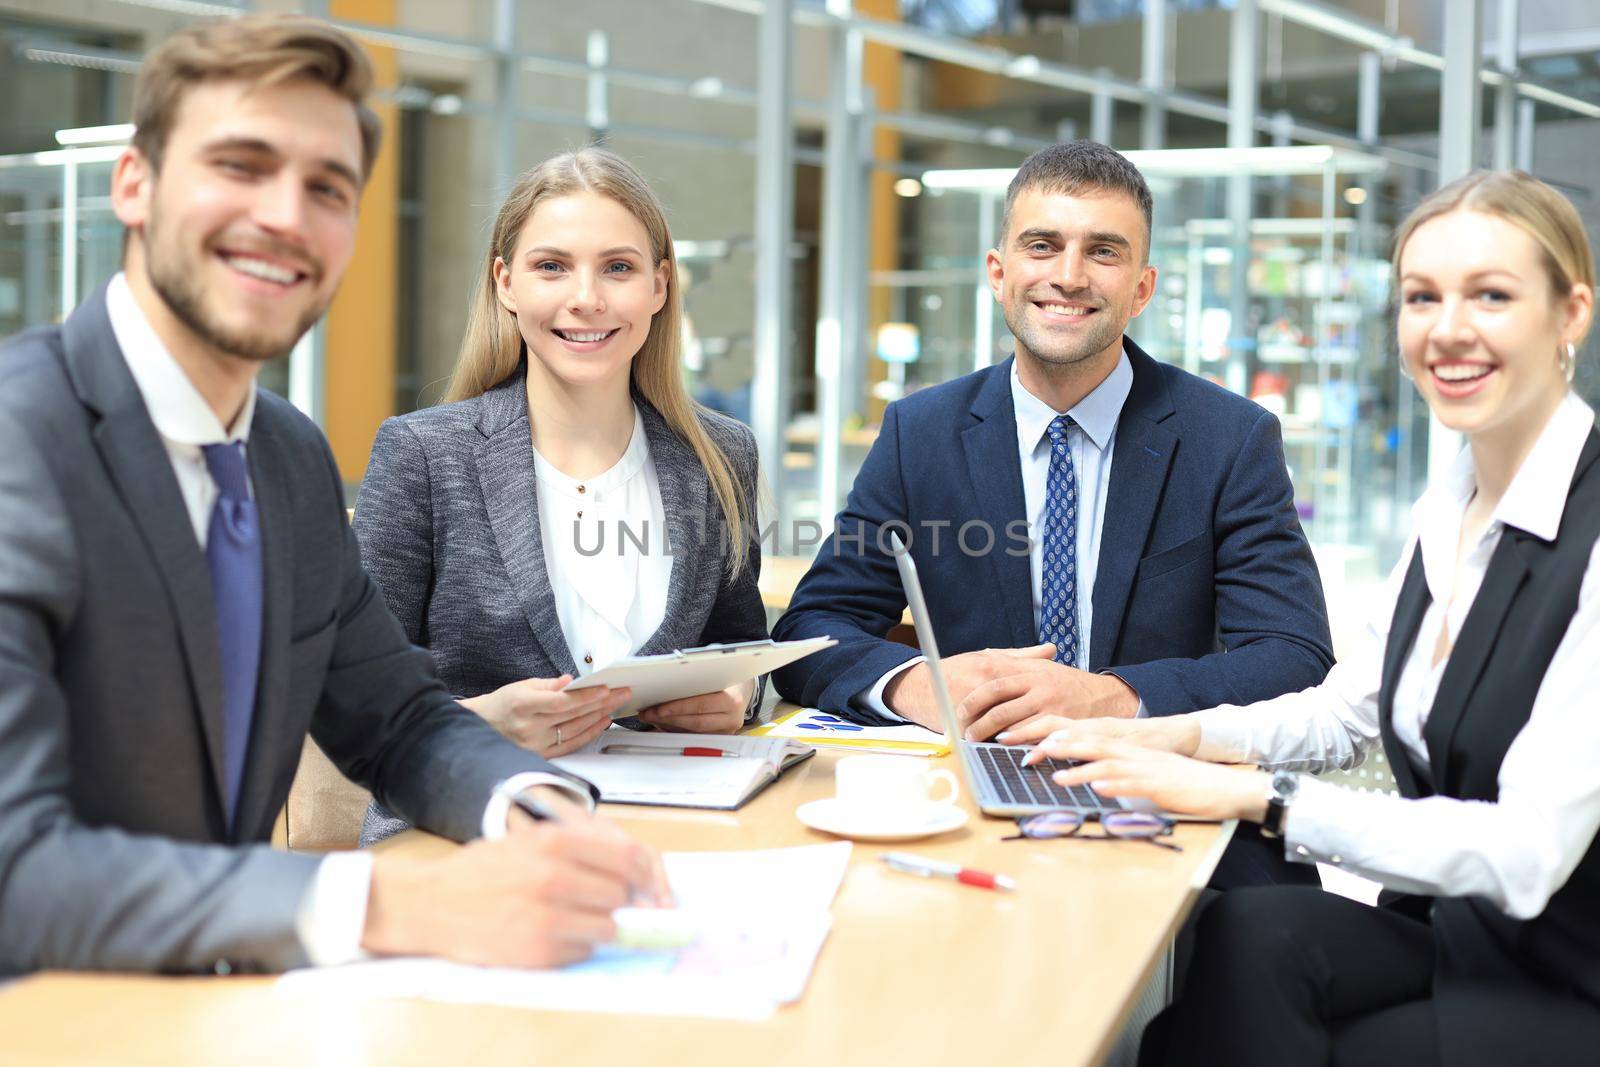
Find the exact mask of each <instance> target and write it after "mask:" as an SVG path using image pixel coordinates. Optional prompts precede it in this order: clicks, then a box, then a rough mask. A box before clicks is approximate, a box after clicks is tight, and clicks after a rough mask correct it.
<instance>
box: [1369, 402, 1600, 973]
mask: <svg viewBox="0 0 1600 1067" xmlns="http://www.w3.org/2000/svg"><path fill="white" fill-rule="evenodd" d="M1597 460H1600V431H1596V430H1593V429H1591V430H1590V431H1589V438H1588V440H1587V442H1585V444H1584V447H1583V452H1582V454H1581V455H1580V457H1579V459H1578V466H1577V470H1576V471H1575V472H1574V475H1573V480H1572V487H1571V489H1570V490H1569V491H1568V494H1567V503H1566V507H1565V509H1564V510H1563V512H1562V515H1561V527H1560V530H1559V531H1558V532H1557V534H1556V539H1555V540H1554V541H1544V540H1542V539H1540V538H1538V537H1535V536H1534V535H1533V534H1530V533H1526V532H1524V531H1522V530H1517V529H1512V528H1507V529H1506V530H1505V532H1504V533H1503V534H1502V535H1501V538H1500V543H1499V545H1498V546H1497V547H1496V548H1495V551H1494V555H1493V556H1492V557H1491V558H1490V560H1489V568H1488V571H1487V572H1486V573H1485V574H1484V578H1483V584H1482V585H1481V586H1480V587H1479V589H1478V595H1477V597H1476V599H1474V600H1473V602H1472V607H1471V609H1469V610H1468V612H1467V617H1466V619H1465V620H1464V622H1463V623H1462V626H1461V633H1460V635H1459V637H1458V638H1457V640H1456V643H1455V647H1454V649H1453V650H1452V651H1451V653H1450V661H1449V663H1448V664H1447V665H1446V666H1445V670H1444V674H1443V677H1442V678H1441V679H1440V682H1439V692H1438V696H1437V697H1436V698H1435V699H1434V702H1433V708H1432V710H1431V711H1430V712H1429V715H1428V721H1427V724H1426V726H1425V727H1424V728H1423V740H1424V741H1425V742H1426V743H1427V748H1428V763H1427V765H1426V766H1420V765H1418V763H1417V762H1416V761H1415V760H1414V759H1413V758H1412V757H1411V756H1410V753H1409V751H1408V750H1407V749H1406V748H1405V746H1404V745H1402V744H1401V743H1400V741H1399V739H1398V738H1397V737H1396V735H1395V730H1394V690H1395V685H1396V684H1397V683H1398V681H1399V679H1400V671H1401V668H1402V666H1403V665H1404V664H1405V660H1406V657H1407V655H1408V654H1409V653H1410V650H1411V646H1412V644H1413V643H1414V642H1415V641H1416V638H1417V631H1418V629H1419V628H1420V627H1421V625H1422V616H1423V614H1424V613H1425V612H1426V611H1427V608H1428V603H1429V600H1430V597H1429V594H1428V587H1427V583H1426V581H1425V580H1424V577H1423V571H1422V555H1421V551H1420V550H1418V551H1417V552H1416V553H1415V554H1414V555H1413V556H1412V560H1411V567H1410V569H1409V570H1408V571H1407V573H1406V578H1405V583H1404V585H1403V586H1402V587H1401V590H1400V597H1399V600H1398V601H1397V602H1396V604H1395V613H1394V621H1393V625H1392V627H1391V629H1390V631H1389V643H1388V647H1387V648H1386V649H1385V652H1384V660H1383V683H1382V688H1381V690H1380V692H1379V697H1378V700H1379V707H1378V711H1379V720H1378V721H1379V726H1380V728H1381V730H1382V731H1383V746H1384V751H1385V752H1386V753H1387V755H1388V757H1389V763H1390V765H1391V767H1392V768H1393V769H1394V776H1395V781H1396V782H1397V783H1398V784H1399V786H1400V792H1401V793H1402V794H1403V795H1405V796H1407V797H1423V796H1429V795H1433V794H1438V795H1440V796H1447V797H1456V798H1458V799H1461V800H1481V801H1490V802H1493V801H1494V800H1496V799H1497V797H1498V796H1499V783H1498V779H1499V773H1500V763H1501V761H1502V760H1503V759H1504V758H1505V754H1506V750H1507V749H1508V748H1509V747H1510V746H1511V742H1512V739H1513V738H1515V737H1516V736H1517V734H1518V733H1519V732H1521V730H1522V728H1523V726H1524V725H1526V724H1527V721H1528V716H1529V714H1530V712H1531V711H1532V710H1533V698H1534V696H1535V694H1536V693H1537V692H1538V688H1539V684H1540V682H1541V681H1542V680H1543V678H1544V674H1545V670H1546V669H1547V668H1548V667H1549V665H1550V660H1551V657H1553V656H1554V655H1555V651H1556V646H1557V645H1559V644H1560V643H1561V639H1562V638H1563V637H1564V636H1565V635H1566V632H1567V627H1568V625H1569V624H1570V623H1571V621H1572V616H1573V613H1574V612H1575V611H1576V610H1577V606H1578V592H1579V589H1580V587H1581V586H1582V584H1583V578H1584V573H1585V572H1586V571H1587V569H1588V566H1589V554H1590V551H1591V549H1592V548H1593V547H1594V543H1595V539H1596V537H1597V535H1600V462H1597ZM1596 668H1597V669H1596V673H1595V681H1596V683H1597V689H1600V664H1597V665H1596ZM1593 713H1594V714H1600V706H1597V707H1595V708H1594V709H1593ZM1595 773H1596V774H1600V767H1597V768H1595ZM1433 927H1434V931H1435V940H1436V943H1437V945H1438V951H1439V957H1438V979H1437V982H1436V993H1437V994H1438V995H1440V996H1441V997H1443V996H1444V995H1446V994H1447V992H1448V990H1449V989H1450V988H1452V986H1455V987H1458V988H1459V987H1460V986H1461V985H1462V984H1466V985H1467V986H1476V985H1489V986H1494V987H1498V986H1504V985H1507V984H1510V985H1514V986H1527V985H1528V984H1529V983H1531V984H1532V985H1533V986H1536V987H1544V988H1547V989H1563V990H1569V991H1572V992H1575V993H1577V994H1578V995H1579V996H1581V997H1583V998H1586V999H1587V1000H1589V1001H1590V1002H1591V1003H1595V1004H1600V846H1597V845H1596V844H1594V843H1591V844H1590V846H1589V851H1588V852H1587V853H1586V854H1585V855H1584V857H1583V860H1582V862H1580V863H1579V864H1578V867H1577V869H1576V870H1575V871H1573V873H1572V877H1571V878H1570V879H1568V881H1567V884H1566V885H1565V886H1563V887H1562V888H1561V889H1560V890H1559V891H1558V892H1557V893H1556V894H1555V895H1554V896H1553V897H1551V898H1550V902H1549V904H1548V905H1547V906H1546V907H1545V910H1544V912H1543V913H1542V914H1540V915H1539V916H1537V917H1535V918H1533V919H1530V920H1527V921H1525V922H1524V921H1518V920H1516V919H1512V918H1510V917H1508V916H1507V915H1506V914H1505V913H1504V912H1502V911H1500V909H1499V908H1497V907H1495V905H1494V904H1492V903H1490V902H1489V901H1487V900H1485V899H1484V898H1482V897H1453V898H1440V899H1438V900H1436V901H1434V904H1433Z"/></svg>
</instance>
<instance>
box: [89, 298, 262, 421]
mask: <svg viewBox="0 0 1600 1067" xmlns="http://www.w3.org/2000/svg"><path fill="white" fill-rule="evenodd" d="M106 314H107V315H108V316H109V317H110V319H111V332H112V334H114V335H115V336H116V339H117V347H118V348H120V349H122V358H123V359H125V360H127V362H128V370H129V371H130V372H131V373H132V374H133V383H134V385H136V386H138V388H139V395H140V396H141V397H142V398H143V399H144V406H145V408H146V409H147V410H149V412H150V421H151V422H153V423H155V427H156V432H157V433H159V434H161V436H162V437H164V438H166V439H167V440H169V441H173V442H176V443H177V444H181V445H196V446H198V445H212V444H218V443H221V442H223V441H243V440H245V439H247V438H248V437H249V435H250V420H251V419H253V418H254V417H255V412H256V391H255V389H254V387H252V388H251V390H250V394H249V396H247V397H246V398H245V402H244V408H243V410H241V411H240V412H239V417H238V418H237V419H235V420H234V424H233V431H232V432H231V433H230V432H228V431H227V430H225V429H224V428H223V426H222V423H221V422H220V421H219V420H218V419H217V416H216V413H215V412H213V411H212V410H211V406H210V405H209V404H207V403H206V401H205V398H204V397H202V396H201V395H200V390H198V389H196V388H195V387H194V383H193V382H191V381H190V380H189V376H188V375H186V374H184V373H183V368H182V367H180V366H178V361H177V360H175V359H173V358H172V353H171V352H169V351H168V350H167V346H166V345H164V344H162V343H161V338H159V337H157V336H156V331H155V327H153V326H151V325H150V320H149V319H147V318H146V317H145V314H144V311H143V310H141V309H140V307H139V303H138V301H137V300H135V299H134V296H133V289H132V287H131V286H129V285H128V277H127V275H126V274H124V273H122V272H121V271H118V272H117V274H116V276H115V277H114V278H112V279H111V284H110V285H109V286H108V287H107V288H106Z"/></svg>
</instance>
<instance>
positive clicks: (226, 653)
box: [201, 442, 262, 828]
mask: <svg viewBox="0 0 1600 1067" xmlns="http://www.w3.org/2000/svg"><path fill="white" fill-rule="evenodd" d="M201 451H203V452H204V453H205V456H206V469H207V470H209V471H210V472H211V477H212V479H213V480H214V481H215V482H216V483H217V489H218V490H219V491H220V495H218V497H217V503H216V506H215V507H214V508H212V509H211V525H210V527H209V528H208V532H207V534H206V563H207V564H209V565H210V568H211V595H212V598H213V599H214V600H215V601H216V608H217V640H218V643H219V644H220V645H221V649H222V765H223V771H224V775H225V779H224V788H225V789H226V791H227V793H226V796H224V797H223V802H224V803H225V804H226V805H227V812H228V826H229V827H230V828H232V826H233V817H234V814H235V812H236V811H237V810H238V805H239V783H240V782H241V781H242V780H243V779H244V757H245V752H246V751H247V750H248V749H249V747H250V720H251V719H252V718H253V717H254V715H255V707H256V677H257V674H258V672H259V670H260V667H261V607H262V591H261V528H260V525H259V524H258V523H257V522H256V506H255V503H254V502H253V501H252V500H251V499H250V481H249V479H248V477H247V476H246V473H245V458H244V445H243V444H242V443H240V442H234V443H231V444H220V445H202V446H201Z"/></svg>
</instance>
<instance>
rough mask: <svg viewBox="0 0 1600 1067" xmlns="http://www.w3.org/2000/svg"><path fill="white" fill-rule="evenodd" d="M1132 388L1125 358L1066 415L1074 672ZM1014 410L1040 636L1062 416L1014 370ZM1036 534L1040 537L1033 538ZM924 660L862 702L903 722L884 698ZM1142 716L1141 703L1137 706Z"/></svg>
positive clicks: (1082, 662)
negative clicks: (1057, 426)
mask: <svg viewBox="0 0 1600 1067" xmlns="http://www.w3.org/2000/svg"><path fill="white" fill-rule="evenodd" d="M1132 389H1133V364H1132V363H1131V362H1129V360H1128V353H1127V352H1126V351H1124V352H1123V353H1122V357H1121V358H1120V359H1118V360H1117V365H1116V366H1115V367H1113V368H1112V370H1111V373H1110V374H1108V375H1106V377H1105V380H1104V381H1102V382H1101V383H1100V384H1099V385H1097V386H1095V387H1094V389H1093V390H1092V391H1091V392H1090V393H1089V395H1088V396H1085V397H1084V398H1083V399H1082V400H1080V401H1078V403H1077V404H1076V405H1075V406H1074V407H1073V408H1072V409H1071V410H1070V411H1067V412H1065V413H1064V414H1067V415H1070V416H1072V421H1073V423H1074V425H1072V426H1070V427H1068V429H1067V448H1068V450H1069V451H1070V452H1071V453H1072V469H1073V473H1074V475H1075V476H1076V477H1077V481H1078V501H1079V508H1078V531H1077V533H1078V540H1077V553H1078V558H1077V564H1078V657H1077V662H1076V663H1075V664H1074V666H1077V667H1081V668H1085V669H1087V667H1088V665H1089V635H1090V626H1091V624H1092V623H1093V621H1094V600H1093V598H1094V579H1095V574H1096V572H1097V571H1098V570H1099V569H1100V532H1101V530H1102V529H1103V527H1104V526H1105V517H1106V490H1107V489H1108V488H1109V487H1110V485H1111V455H1112V452H1113V450H1114V448H1115V446H1116V438H1117V420H1118V419H1120V418H1121V417H1122V405H1123V404H1124V403H1126V402H1127V399H1128V393H1129V392H1130V391H1131V390H1132ZM1011 406H1012V408H1013V409H1014V410H1015V412H1016V419H1017V459H1018V461H1019V462H1020V463H1021V465H1022V505H1023V512H1024V518H1026V519H1027V520H1028V574H1029V580H1030V582H1031V583H1032V588H1031V590H1030V592H1031V594H1032V597H1033V629H1034V633H1038V631H1039V603H1040V592H1039V591H1040V587H1041V573H1040V572H1041V571H1042V570H1043V560H1044V537H1043V536H1042V534H1043V530H1044V508H1045V500H1046V493H1047V491H1048V488H1049V475H1050V435H1049V432H1048V431H1049V429H1050V423H1051V422H1053V421H1054V420H1055V418H1056V416H1057V415H1059V414H1063V412H1058V411H1056V410H1055V409H1054V408H1052V407H1051V406H1050V405H1049V404H1046V403H1045V402H1044V401H1043V400H1040V399H1039V398H1038V397H1036V396H1034V395H1033V394H1032V393H1030V392H1028V390H1027V388H1026V387H1025V386H1024V385H1023V384H1022V378H1021V376H1020V375H1019V374H1018V373H1017V364H1016V361H1015V360H1013V361H1012V364H1011ZM1036 532H1037V535H1036ZM922 661H923V657H921V656H918V657H917V658H916V659H911V660H907V661H906V662H905V663H901V664H899V665H897V666H896V667H895V668H894V669H893V670H890V671H888V672H886V673H885V674H884V676H883V677H882V678H879V679H878V680H877V682H876V683H874V684H873V686H872V688H871V689H870V690H868V691H867V692H866V693H864V694H863V695H862V696H861V697H859V698H858V699H859V700H861V702H862V703H863V704H864V705H865V706H866V707H867V708H869V709H870V710H872V711H875V712H877V713H878V714H879V715H885V716H888V717H890V718H894V719H899V718H901V716H899V715H897V714H895V712H893V711H892V710H890V708H889V706H888V705H887V704H886V703H884V700H883V692H884V690H885V689H887V688H888V685H889V683H890V682H891V681H893V680H894V678H895V676H896V675H898V674H899V673H900V672H901V671H904V670H908V669H909V668H911V667H914V666H916V665H917V664H918V663H921V662H922ZM1139 708H1140V714H1141V715H1142V714H1143V711H1144V702H1143V701H1140V704H1139Z"/></svg>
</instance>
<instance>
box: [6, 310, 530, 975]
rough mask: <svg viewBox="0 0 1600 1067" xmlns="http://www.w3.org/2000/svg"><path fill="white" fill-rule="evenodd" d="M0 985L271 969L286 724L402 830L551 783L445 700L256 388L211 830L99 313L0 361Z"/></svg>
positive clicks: (143, 452)
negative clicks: (241, 643)
mask: <svg viewBox="0 0 1600 1067" xmlns="http://www.w3.org/2000/svg"><path fill="white" fill-rule="evenodd" d="M0 456H4V457H5V459H4V462H3V463H0V971H9V972H18V971H29V970H34V969H38V968H46V967H67V968H97V969H116V970H196V969H210V968H213V967H217V966H219V965H220V964H221V963H223V962H224V961H225V962H226V963H227V965H228V967H231V968H232V969H235V970H238V969H281V968H284V967H289V966H294V965H298V964H301V963H303V962H305V956H304V952H303V950H302V948H301V945H300V942H299V938H298V937H297V935H296V933H295V916H296V911H297V908H298V906H299V904H300V900H301V897H302V895H303V893H304V892H305V890H306V888H307V886H308V883H309V881H310V879H311V878H312V876H313V874H314V872H315V870H316V867H317V863H318V860H317V858H316V857H312V856H304V855H292V854H290V853H287V852H281V851H277V850H274V849H272V848H270V847H268V846H267V845H266V844H265V842H266V841H267V838H268V836H269V834H270V833H271V828H272V822H273V819H274V817H275V816H276V815H277V812H278V811H279V809H280V808H282V807H283V803H284V800H285V798H286V797H287V795H288V792H289V783H290V780H291V779H292V778H293V777H294V773H295V768H296V767H297V765H298V763H299V758H300V750H301V745H302V742H303V741H304V739H305V736H306V732H307V730H308V729H309V730H310V733H311V736H312V737H314V738H315V739H316V741H317V743H318V744H319V745H321V746H322V748H323V750H324V751H326V752H327V753H328V755H329V756H330V757H331V758H332V759H333V761H334V763H336V764H337V765H338V766H339V768H340V770H341V771H343V772H344V774H346V775H347V776H349V777H350V778H352V779H354V780H355V781H357V782H359V783H361V784H362V785H364V786H366V787H367V788H369V789H371V790H372V791H373V793H374V794H375V795H376V796H377V797H378V798H380V799H381V800H382V801H383V802H384V803H386V804H387V805H389V806H390V807H392V808H394V809H395V810H396V811H400V812H403V813H405V814H406V815H407V816H408V817H409V818H411V819H413V820H415V821H416V822H417V823H419V824H420V825H422V826H426V827H428V828H429V829H431V830H434V831H436V832H438V833H441V834H444V835H447V836H449V837H453V838H455V839H457V840H465V839H467V838H470V837H474V836H476V835H477V833H478V831H479V824H480V820H481V818H482V811H483V808H484V805H485V804H486V803H487V801H488V798H489V794H490V792H491V790H492V788H493V786H494V784H495V783H496V782H498V781H500V780H502V779H504V778H506V777H508V776H509V775H511V774H514V773H517V772H519V771H524V770H548V769H551V768H549V765H548V764H546V763H544V761H542V760H540V759H539V758H538V757H537V756H534V755H532V754H531V753H528V752H525V751H523V750H521V749H519V748H517V747H516V746H515V745H512V744H510V743H509V742H507V741H505V740H504V739H503V738H501V737H500V736H499V735H498V734H497V733H496V732H495V731H494V730H493V729H491V728H490V727H488V726H487V725H486V724H485V723H484V722H483V721H482V720H481V719H479V718H478V717H477V716H475V715H473V714H472V713H470V712H468V711H467V710H466V709H464V708H462V707H461V706H460V705H458V704H456V703H455V702H454V701H452V700H451V699H450V697H449V694H448V691H447V690H446V689H445V688H444V687H443V686H441V685H440V684H439V681H438V679H437V677H436V675H435V674H434V672H433V668H432V665H431V664H430V662H429V660H428V657H427V655H426V654H425V653H422V652H420V651H418V650H417V649H415V648H413V647H412V646H411V644H410V642H408V641H407V640H406V638H405V634H404V633H402V632H401V629H400V627H399V626H398V625H397V624H396V623H395V621H394V618H393V617H392V616H391V615H390V614H389V612H388V609H387V608H386V607H385V606H384V603H383V598H382V596H381V595H379V593H378V590H377V587H376V586H375V585H373V583H372V581H371V579H369V578H368V577H367V575H366V573H365V572H364V571H363V570H362V569H361V565H360V551H359V548H358V546H357V544H356V541H355V538H354V536H353V535H352V534H351V532H350V529H349V527H348V526H347V525H346V523H345V519H344V501H343V499H342V496H343V492H342V488H341V483H340V478H339V474H338V471H337V469H336V468H335V466H334V462H333V457H332V455H331V454H330V453H329V451H328V447H327V443H326V441H325V440H324V439H323V437H322V434H321V432H320V431H318V429H317V428H316V426H315V425H313V424H312V423H311V422H310V421H308V420H307V419H306V418H304V417H303V416H302V415H301V414H300V413H299V412H297V411H296V410H294V408H292V407H290V406H289V405H288V404H286V403H284V402H283V401H282V400H280V399H278V398H277V397H274V396H272V395H270V394H268V393H266V392H264V391H263V392H261V393H260V394H258V398H257V402H256V409H255V419H254V422H253V423H252V424H251V430H250V439H249V461H250V474H251V479H252V483H253V486H254V491H255V495H256V500H257V505H258V509H259V514H260V521H261V530H262V546H263V547H262V551H263V557H264V559H263V562H264V566H265V587H266V589H265V619H264V633H263V640H262V656H261V676H260V685H259V695H258V698H257V706H256V712H255V719H254V726H253V728H252V734H251V738H250V749H249V755H248V758H247V762H246V766H245V772H244V779H243V783H242V786H241V793H240V800H239V806H238V811H237V814H236V817H235V820H234V825H232V826H231V827H230V826H229V825H227V820H226V817H225V815H224V809H223V802H222V799H221V785H220V783H221V782H222V777H223V771H222V678H221V666H220V663H219V659H220V653H219V651H218V647H217V638H216V630H215V626H216V623H215V618H214V609H213V606H212V599H211V580H210V575H209V571H208V569H207V565H206V560H205V556H204V554H203V553H202V552H201V551H200V547H199V544H198V542H197V541H196V539H195V536H194V529H193V527H192V526H191V524H190V520H189V515H188V512H187V511H186V509H185V506H184V503H183V499H182V497H181V496H180V494H179V489H178V484H177V479H176V478H175V477H174V475H173V471H172V465H171V461H170V460H169V459H168V457H167V452H166V450H165V448H164V447H163V445H162V443H161V440H160V438H159V436H158V435H157V433H156V430H155V427H154V426H153V425H152V424H151V421H150V417H149V414H148V413H147V411H146V409H145V406H144V402H143V398H142V397H141V396H140V394H139V392H138V389H137V387H136V386H135V385H134V382H133V378H132V375H131V374H130V373H129V372H128V368H127V364H126V363H125V361H124V359H123V357H122V354H121V352H120V351H119V350H118V348H117V344H116V340H115V338H114V336H113V334H112V332H111V324H110V321H109V319H108V318H107V316H106V310H105V297H104V290H103V289H102V290H101V291H99V292H97V293H96V294H95V295H94V296H93V297H91V298H90V299H89V300H88V301H87V302H85V303H84V304H83V306H81V307H80V308H78V309H77V310H76V311H75V312H73V314H72V316H71V317H70V318H68V319H67V321H66V322H65V323H64V324H63V325H61V326H59V327H49V328H45V329H38V330H33V331H30V332H28V333H25V334H23V335H21V336H19V337H17V338H14V339H13V340H11V341H9V342H7V343H5V344H4V345H0Z"/></svg>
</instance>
